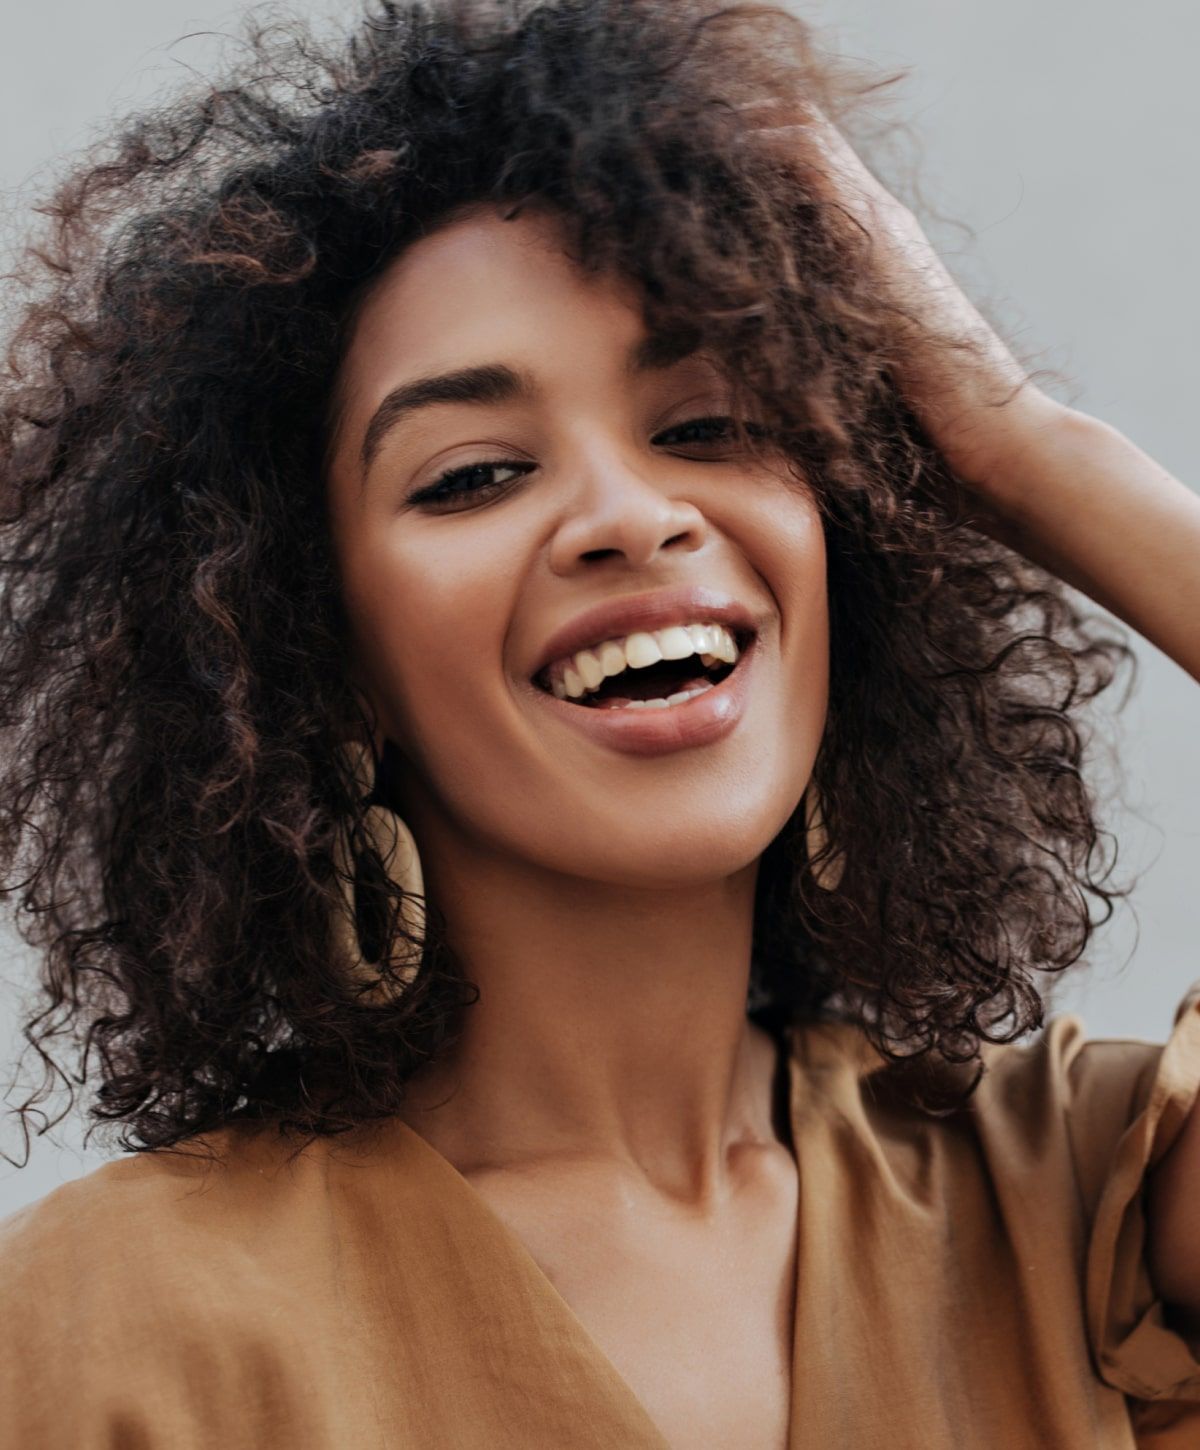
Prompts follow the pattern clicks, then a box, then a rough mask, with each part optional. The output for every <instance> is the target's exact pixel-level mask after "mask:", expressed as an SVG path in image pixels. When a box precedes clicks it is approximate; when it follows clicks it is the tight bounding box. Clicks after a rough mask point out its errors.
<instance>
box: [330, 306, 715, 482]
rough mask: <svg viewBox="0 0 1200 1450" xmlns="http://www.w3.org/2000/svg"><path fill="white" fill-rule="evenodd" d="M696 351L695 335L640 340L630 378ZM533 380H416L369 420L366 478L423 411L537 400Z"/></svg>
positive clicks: (466, 376) (483, 374) (493, 369)
mask: <svg viewBox="0 0 1200 1450" xmlns="http://www.w3.org/2000/svg"><path fill="white" fill-rule="evenodd" d="M696 351H698V341H697V340H696V338H695V337H693V336H687V337H683V336H679V335H674V334H672V335H655V336H651V337H644V338H641V339H640V340H639V341H637V342H635V343H634V344H633V346H632V347H631V348H630V349H629V353H628V356H627V358H626V362H625V370H626V373H627V374H629V375H630V376H638V375H640V374H642V373H648V372H665V371H666V370H667V369H669V368H672V367H674V366H675V365H676V364H677V363H680V362H683V361H684V359H685V358H688V357H690V356H691V355H692V354H693V353H695V352H696ZM537 393H538V387H537V384H536V383H535V381H534V379H533V377H532V376H531V375H530V374H529V373H527V372H523V371H520V370H518V369H517V368H513V367H510V366H509V365H508V364H507V363H480V364H478V365H477V366H475V367H468V368H456V369H454V371H452V372H447V373H434V374H431V375H430V376H429V377H424V378H414V379H413V381H412V382H409V383H401V384H400V385H399V386H398V387H395V388H393V389H392V390H391V392H390V393H388V394H387V396H386V397H385V398H384V399H383V401H382V402H381V403H380V404H379V406H378V407H377V408H376V409H375V411H374V413H373V414H372V415H371V421H370V422H369V423H368V424H367V429H366V432H365V433H364V434H363V441H362V447H361V449H360V450H359V457H360V462H361V464H362V471H363V474H364V476H365V475H366V473H367V472H368V471H369V470H370V468H371V465H372V464H373V463H374V462H375V459H376V458H377V457H378V456H379V450H380V448H381V447H382V446H383V440H384V439H385V438H386V436H387V435H388V434H389V433H390V432H391V431H392V429H393V428H395V427H396V425H397V424H398V423H400V422H401V421H402V420H403V419H405V418H411V417H412V415H413V414H414V413H417V412H420V411H421V409H423V408H432V407H435V406H436V405H437V404H439V403H473V404H476V405H481V406H485V407H486V406H495V405H496V404H498V403H511V402H514V401H517V400H519V399H529V398H534V397H536V396H537Z"/></svg>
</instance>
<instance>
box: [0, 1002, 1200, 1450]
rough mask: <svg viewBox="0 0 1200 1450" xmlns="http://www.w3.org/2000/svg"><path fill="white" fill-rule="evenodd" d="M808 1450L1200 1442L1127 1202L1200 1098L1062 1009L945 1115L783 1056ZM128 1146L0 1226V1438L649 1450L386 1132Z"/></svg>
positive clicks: (95, 1445)
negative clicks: (796, 1190)
mask: <svg viewBox="0 0 1200 1450" xmlns="http://www.w3.org/2000/svg"><path fill="white" fill-rule="evenodd" d="M791 1048H792V1050H791V1054H790V1058H789V1062H790V1072H791V1112H792V1125H793V1131H794V1136H795V1144H796V1152H797V1159H798V1162H799V1167H800V1208H799V1216H798V1222H797V1250H798V1251H797V1272H798V1292H797V1319H796V1329H795V1347H794V1352H793V1363H794V1390H793V1400H792V1415H791V1433H790V1442H789V1443H790V1446H791V1447H792V1450H885V1447H886V1450H1035V1447H1036V1450H1048V1447H1053V1450H1076V1447H1078V1450H1084V1447H1088V1450H1095V1447H1101V1450H1118V1447H1129V1446H1142V1447H1153V1450H1184V1447H1189V1450H1197V1447H1200V1340H1197V1339H1196V1338H1191V1339H1189V1338H1188V1337H1187V1334H1186V1333H1185V1332H1184V1330H1183V1329H1182V1328H1180V1327H1178V1326H1174V1327H1173V1325H1172V1320H1171V1316H1170V1314H1169V1313H1166V1312H1165V1311H1164V1309H1163V1306H1162V1305H1161V1304H1160V1303H1158V1302H1156V1300H1155V1295H1154V1292H1153V1288H1152V1285H1151V1283H1150V1280H1149V1277H1148V1275H1147V1272H1146V1269H1145V1265H1144V1261H1143V1248H1144V1220H1143V1214H1142V1207H1141V1203H1140V1191H1141V1188H1142V1185H1143V1180H1144V1177H1145V1174H1146V1171H1147V1168H1148V1167H1149V1166H1151V1165H1152V1164H1154V1163H1155V1162H1156V1161H1157V1160H1158V1159H1159V1158H1160V1157H1161V1156H1162V1155H1163V1154H1164V1153H1165V1152H1166V1150H1167V1148H1168V1147H1169V1146H1170V1144H1171V1143H1172V1142H1173V1141H1174V1139H1175V1137H1176V1135H1177V1134H1178V1132H1179V1130H1180V1128H1181V1127H1182V1125H1183V1123H1184V1120H1185V1117H1186V1115H1187V1112H1188V1110H1189V1108H1190V1106H1191V1104H1192V1102H1193V1101H1194V1100H1195V1098H1196V1096H1197V1093H1198V1091H1200V983H1198V984H1197V986H1196V987H1195V988H1193V990H1192V992H1191V993H1190V994H1189V996H1188V997H1187V998H1186V999H1185V1001H1184V1003H1183V1004H1182V1005H1181V1007H1180V1009H1179V1012H1178V1013H1177V1015H1176V1019H1175V1027H1174V1031H1173V1032H1172V1034H1171V1036H1170V1041H1169V1042H1168V1043H1167V1044H1166V1046H1165V1047H1164V1046H1162V1045H1159V1044H1152V1043H1144V1042H1138V1041H1103V1040H1102V1041H1095V1042H1085V1041H1084V1038H1083V1032H1082V1029H1081V1026H1080V1023H1079V1021H1078V1020H1077V1019H1076V1018H1074V1017H1058V1018H1056V1019H1054V1021H1053V1022H1052V1023H1051V1024H1050V1026H1049V1027H1048V1028H1047V1029H1046V1030H1045V1032H1044V1033H1043V1034H1042V1035H1041V1036H1040V1037H1039V1038H1037V1039H1036V1040H1035V1041H1034V1042H1033V1043H1032V1044H1030V1045H1026V1046H1019V1047H1018V1046H1012V1045H1008V1046H993V1047H985V1049H984V1051H985V1060H986V1061H987V1063H988V1071H987V1075H986V1077H985V1079H984V1081H983V1083H982V1084H981V1085H980V1087H979V1089H978V1091H977V1093H976V1095H975V1097H974V1098H973V1099H972V1100H971V1102H970V1105H969V1107H968V1108H967V1109H965V1110H963V1111H960V1112H958V1113H955V1114H952V1115H950V1116H944V1117H935V1116H929V1115H927V1114H925V1113H923V1112H921V1111H919V1110H918V1109H916V1108H915V1107H914V1106H912V1104H911V1103H910V1102H909V1101H908V1098H907V1095H906V1092H905V1091H902V1090H901V1089H900V1088H899V1086H898V1084H897V1078H896V1074H895V1073H894V1071H893V1070H892V1069H889V1068H888V1067H887V1065H886V1064H884V1063H881V1061H880V1059H879V1058H878V1057H877V1056H876V1054H875V1053H874V1052H873V1051H872V1050H871V1048H870V1046H869V1044H867V1043H866V1041H865V1039H864V1038H863V1036H862V1034H861V1033H860V1032H859V1031H858V1030H857V1029H855V1028H853V1027H850V1026H837V1027H828V1026H826V1027H817V1026H811V1025H809V1026H803V1027H799V1028H796V1029H793V1031H792V1034H791ZM207 1141H208V1142H209V1143H210V1144H211V1146H212V1147H213V1148H214V1149H215V1150H216V1152H217V1154H218V1162H217V1163H216V1164H212V1163H209V1162H206V1161H205V1160H202V1159H197V1158H190V1157H181V1156H179V1155H177V1154H173V1153H165V1152H159V1153H153V1154H142V1155H136V1156H132V1157H127V1158H124V1159H121V1160H119V1161H117V1162H115V1163H111V1164H108V1165H106V1166H105V1167H103V1168H101V1169H99V1170H98V1171H97V1172H95V1173H92V1174H90V1175H89V1176H88V1177H86V1178H83V1179H80V1180H78V1181H76V1182H74V1183H69V1184H66V1185H65V1186H64V1187H62V1188H60V1189H58V1190H56V1191H55V1192H54V1193H52V1194H50V1195H49V1196H48V1197H47V1198H45V1199H43V1200H42V1201H41V1202H40V1203H38V1204H35V1205H34V1206H33V1207H32V1208H28V1209H25V1210H23V1211H22V1212H20V1213H18V1214H16V1215H15V1216H13V1217H12V1218H10V1219H9V1220H7V1222H6V1223H5V1224H4V1225H3V1226H0V1450H43V1447H45V1450H101V1447H104V1450H201V1447H203V1450H264V1447H286V1450H404V1447H420V1450H541V1447H546V1450H664V1447H665V1445H666V1441H665V1440H664V1438H663V1437H662V1435H661V1434H660V1433H659V1432H658V1431H657V1430H656V1428H655V1427H654V1425H653V1424H652V1423H651V1421H650V1419H649V1417H648V1416H647V1414H646V1412H645V1410H644V1409H643V1408H642V1406H641V1405H640V1404H639V1402H638V1401H637V1399H636V1398H635V1397H634V1395H633V1394H632V1392H631V1391H630V1389H629V1387H628V1385H627V1384H626V1383H625V1382H624V1381H623V1380H622V1379H621V1377H620V1376H619V1375H618V1374H617V1372H616V1370H615V1369H614V1368H613V1366H612V1365H611V1363H610V1362H609V1361H608V1360H607V1359H606V1358H605V1356H604V1355H603V1354H601V1353H600V1351H599V1349H598V1348H597V1346H596V1345H595V1343H594V1342H593V1341H592V1340H591V1338H590V1337H589V1335H588V1334H587V1332H586V1331H585V1330H584V1328H583V1326H582V1325H581V1323H580V1322H579V1320H578V1319H577V1318H576V1317H575V1315H574V1314H573V1313H572V1311H571V1309H570V1308H569V1307H568V1306H567V1304H566V1303H565V1301H564V1300H563V1299H562V1298H561V1297H560V1295H559V1294H558V1292H557V1291H556V1290H555V1289H554V1287H553V1285H552V1284H551V1282H550V1280H549V1279H548V1278H547V1277H546V1275H545V1274H544V1273H543V1272H542V1270H541V1269H540V1268H539V1267H538V1266H537V1264H536V1263H535V1262H534V1260H533V1259H532V1258H531V1256H530V1255H529V1253H528V1252H527V1251H526V1250H525V1249H524V1248H523V1246H522V1245H521V1243H520V1241H519V1240H518V1239H517V1238H516V1237H515V1236H514V1235H513V1234H512V1232H511V1231H510V1230H509V1229H507V1228H506V1227H505V1226H504V1224H503V1223H502V1222H501V1221H500V1219H499V1218H498V1217H497V1216H496V1214H495V1213H494V1212H493V1211H492V1210H491V1209H489V1207H488V1206H487V1204H486V1203H485V1202H484V1200H483V1199H482V1198H481V1197H480V1195H479V1194H478V1193H477V1192H476V1191H475V1190H474V1189H473V1188H472V1187H471V1186H470V1184H469V1183H468V1182H467V1181H466V1179H464V1178H463V1177H462V1176H461V1175H460V1174H459V1173H458V1172H457V1171H456V1170H455V1169H454V1168H453V1167H452V1166H451V1165H450V1163H449V1162H447V1161H446V1159H445V1158H443V1157H442V1156H441V1155H440V1154H439V1153H437V1152H436V1151H435V1150H434V1149H433V1148H432V1147H430V1146H429V1145H428V1144H427V1143H426V1142H425V1141H424V1140H423V1139H422V1138H421V1137H419V1136H418V1135H417V1134H416V1133H414V1132H413V1131H412V1130H411V1129H410V1128H408V1127H406V1126H405V1125H404V1124H402V1123H400V1122H399V1121H393V1122H389V1123H388V1124H386V1125H384V1126H382V1127H378V1128H375V1129H372V1130H370V1131H366V1132H363V1133H361V1134H356V1135H355V1136H354V1137H353V1139H348V1138H341V1139H337V1140H333V1141H319V1142H316V1143H313V1144H311V1145H310V1146H308V1147H306V1148H305V1149H304V1150H303V1152H301V1153H300V1155H299V1156H298V1157H294V1158H293V1159H292V1160H291V1161H289V1160H288V1152H287V1145H286V1144H284V1143H282V1142H281V1140H280V1139H279V1138H278V1137H277V1136H275V1135H272V1134H269V1133H267V1132H263V1131H260V1132H257V1133H256V1132H252V1131H249V1130H247V1129H244V1128H238V1129H233V1128H230V1129H226V1130H224V1131H223V1132H221V1133H217V1134H215V1135H213V1136H212V1137H211V1138H210V1139H209V1140H207Z"/></svg>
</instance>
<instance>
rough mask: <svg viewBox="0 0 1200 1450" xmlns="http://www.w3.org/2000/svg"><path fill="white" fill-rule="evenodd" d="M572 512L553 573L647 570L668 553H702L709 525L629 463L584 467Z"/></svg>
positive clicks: (556, 548)
mask: <svg viewBox="0 0 1200 1450" xmlns="http://www.w3.org/2000/svg"><path fill="white" fill-rule="evenodd" d="M577 482H578V487H577V488H576V489H575V490H574V491H573V493H572V496H571V499H570V506H569V509H568V511H567V512H566V513H565V515H564V517H563V519H562V520H561V522H560V524H559V526H558V528H557V529H556V531H555V534H554V537H553V539H552V541H551V545H550V567H551V568H552V569H553V570H554V572H555V573H556V574H562V575H571V574H577V573H579V572H580V571H581V570H585V569H587V568H589V567H594V566H595V565H596V564H598V563H600V562H602V561H605V560H607V561H612V562H622V563H624V564H625V566H626V567H628V568H631V569H642V568H645V567H646V566H647V565H648V564H650V563H652V562H653V561H654V559H655V558H656V556H657V555H658V554H660V553H661V552H663V551H664V550H671V551H673V552H674V551H678V552H679V553H693V552H694V551H695V550H697V549H699V548H701V547H702V545H703V544H704V541H705V537H706V535H707V530H708V525H707V523H706V522H705V518H704V515H703V514H702V513H701V512H700V510H699V509H698V508H697V507H696V506H695V504H691V503H688V502H686V501H685V500H684V499H680V498H674V497H672V496H671V494H670V493H669V492H667V491H666V490H665V487H664V482H665V481H664V482H656V481H653V480H651V479H648V478H645V477H643V476H642V475H641V474H640V473H639V472H638V470H637V469H636V468H635V467H633V466H632V465H631V464H630V462H629V461H628V460H622V459H618V458H614V457H613V456H612V455H611V454H609V455H607V456H606V457H605V458H603V459H599V458H598V459H594V460H592V461H591V462H590V463H584V464H583V465H582V468H581V472H580V474H579V475H578V476H577Z"/></svg>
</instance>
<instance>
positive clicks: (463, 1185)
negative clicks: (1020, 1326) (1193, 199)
mask: <svg viewBox="0 0 1200 1450" xmlns="http://www.w3.org/2000/svg"><path fill="white" fill-rule="evenodd" d="M796 1031H797V1029H796V1028H794V1027H792V1028H787V1029H785V1031H784V1033H783V1040H782V1042H781V1044H780V1050H781V1051H782V1052H783V1053H784V1056H785V1058H786V1074H787V1075H786V1091H787V1111H788V1127H789V1129H790V1131H791V1139H792V1151H793V1152H795V1151H796V1129H797V1112H796V1094H797V1086H798V1084H797V1077H798V1073H799V1067H798V1064H797V1061H796V1050H797V1044H796V1040H795V1036H794V1034H795V1032H796ZM393 1121H394V1123H395V1125H396V1127H397V1128H398V1129H399V1131H400V1132H401V1134H402V1136H403V1137H404V1138H405V1139H406V1140H407V1141H408V1143H409V1145H410V1147H411V1148H412V1149H413V1150H414V1152H417V1153H419V1154H421V1155H423V1156H425V1157H426V1158H427V1159H428V1160H429V1161H430V1162H431V1163H435V1164H436V1165H437V1166H438V1168H439V1170H440V1171H441V1173H442V1176H443V1177H446V1178H447V1179H448V1181H450V1182H452V1183H454V1185H455V1189H456V1191H457V1193H458V1197H459V1199H460V1201H461V1202H462V1204H463V1205H464V1207H466V1208H468V1209H469V1210H470V1211H471V1212H472V1213H473V1214H474V1216H475V1217H476V1218H477V1219H479V1220H480V1221H482V1222H483V1223H485V1224H486V1225H487V1226H488V1228H489V1229H490V1230H491V1232H492V1235H493V1236H494V1237H496V1238H498V1239H499V1240H500V1241H501V1242H503V1243H504V1244H505V1246H506V1247H507V1249H508V1251H509V1257H510V1259H511V1261H512V1264H513V1266H514V1268H516V1269H517V1270H519V1272H520V1274H521V1277H522V1278H523V1280H524V1281H525V1285H526V1287H527V1289H528V1290H529V1292H530V1294H531V1296H534V1297H536V1298H537V1299H539V1300H540V1301H541V1304H542V1306H543V1307H544V1308H545V1309H546V1310H547V1311H548V1312H549V1313H550V1314H551V1315H552V1316H553V1317H554V1318H555V1319H557V1320H558V1321H559V1323H560V1325H561V1326H562V1327H563V1329H564V1330H565V1331H566V1332H567V1337H568V1338H569V1339H570V1340H572V1341H573V1342H574V1346H575V1348H576V1350H577V1352H578V1353H579V1354H580V1357H581V1359H582V1360H583V1361H584V1362H585V1363H586V1364H587V1366H588V1368H589V1369H590V1370H591V1371H592V1373H593V1376H594V1377H595V1378H596V1379H597V1380H598V1381H599V1382H601V1383H603V1382H604V1381H608V1382H609V1384H610V1386H612V1387H613V1391H614V1393H615V1394H617V1395H618V1396H619V1398H621V1399H623V1400H624V1401H625V1403H624V1405H622V1406H620V1409H621V1411H622V1415H623V1417H624V1418H630V1417H632V1418H633V1419H634V1420H637V1421H641V1422H643V1423H644V1426H645V1445H644V1446H641V1445H639V1446H634V1445H632V1444H631V1445H629V1447H628V1450H671V1444H670V1441H668V1440H667V1438H666V1436H665V1435H664V1434H663V1432H662V1431H661V1430H660V1429H659V1428H658V1425H657V1424H656V1423H655V1421H654V1420H653V1419H652V1418H651V1415H650V1412H649V1410H647V1408H646V1406H645V1405H644V1404H643V1403H642V1401H641V1399H640V1398H639V1397H638V1395H637V1394H635V1392H634V1390H633V1387H632V1386H631V1385H630V1383H629V1381H628V1380H627V1379H626V1378H625V1376H624V1375H623V1374H621V1372H620V1371H619V1370H618V1369H617V1367H616V1365H614V1364H613V1362H612V1360H611V1359H610V1358H609V1356H608V1355H607V1354H605V1353H604V1351H603V1350H602V1349H601V1348H600V1346H599V1344H598V1343H597V1342H596V1340H595V1338H594V1337H593V1335H592V1334H591V1332H590V1331H589V1330H588V1328H587V1327H586V1325H585V1324H584V1323H583V1321H582V1320H581V1319H580V1317H579V1315H578V1314H576V1312H575V1310H574V1309H572V1307H571V1305H570V1304H569V1303H568V1302H567V1300H566V1299H565V1298H563V1296H562V1294H561V1293H560V1292H559V1291H558V1289H556V1288H555V1286H554V1281H553V1280H552V1279H551V1278H550V1276H549V1275H548V1274H547V1273H546V1271H545V1269H543V1268H542V1266H541V1265H540V1264H539V1263H538V1261H537V1260H536V1259H535V1258H534V1256H533V1254H532V1253H531V1252H530V1250H529V1248H528V1247H527V1246H526V1244H525V1243H524V1241H523V1240H522V1239H521V1237H520V1235H519V1234H517V1233H516V1232H515V1230H513V1229H511V1228H510V1227H509V1226H508V1224H507V1223H505V1221H504V1219H503V1218H501V1216H500V1215H499V1214H498V1213H497V1212H496V1210H495V1209H494V1208H493V1207H492V1206H491V1204H490V1203H488V1201H487V1199H486V1198H485V1197H484V1196H483V1194H481V1193H480V1192H479V1190H478V1189H477V1188H476V1187H475V1185H474V1184H473V1183H472V1182H471V1181H470V1179H469V1178H467V1177H466V1175H465V1174H464V1173H462V1172H461V1171H460V1170H459V1169H458V1168H456V1167H455V1166H454V1164H453V1163H451V1162H450V1160H449V1159H448V1158H447V1157H446V1156H445V1155H444V1154H443V1153H441V1152H439V1151H438V1149H437V1148H435V1147H434V1146H433V1144H432V1143H430V1142H429V1141H428V1139H426V1138H423V1137H422V1136H421V1134H420V1133H418V1132H417V1130H416V1129H415V1128H412V1127H410V1126H409V1125H408V1123H406V1122H405V1121H404V1120H403V1119H402V1118H396V1119H394V1120H393ZM799 1230H800V1225H799V1197H797V1222H796V1225H795V1234H796V1242H797V1245H798V1243H799ZM799 1257H800V1256H799V1253H798V1252H797V1253H796V1255H795V1266H794V1268H793V1273H794V1274H798V1271H799ZM799 1289H800V1286H799V1284H798V1283H795V1284H794V1285H793V1290H794V1293H795V1294H798V1293H799ZM796 1318H797V1316H796V1311H795V1300H794V1299H793V1311H792V1336H791V1347H790V1354H789V1363H790V1367H791V1386H790V1392H789V1406H788V1433H787V1443H788V1445H789V1446H791V1445H793V1444H795V1443H796V1370H797V1364H796V1360H797V1350H798V1346H797V1344H796Z"/></svg>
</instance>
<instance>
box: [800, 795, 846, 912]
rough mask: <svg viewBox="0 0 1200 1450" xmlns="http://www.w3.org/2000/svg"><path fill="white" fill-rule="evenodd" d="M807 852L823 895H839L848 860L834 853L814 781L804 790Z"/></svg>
mask: <svg viewBox="0 0 1200 1450" xmlns="http://www.w3.org/2000/svg"><path fill="white" fill-rule="evenodd" d="M804 851H805V854H806V855H807V857H808V864H809V870H810V871H811V872H812V878H813V880H814V881H815V882H816V884H817V885H818V886H819V887H820V888H821V890H822V891H836V890H837V888H838V886H839V885H840V884H841V880H842V876H843V874H844V872H845V869H846V857H845V854H844V853H843V852H841V851H837V850H831V849H830V844H829V829H828V827H827V826H826V824H825V812H824V809H823V808H822V805H821V795H820V792H819V791H818V790H817V788H816V786H815V785H814V784H813V783H812V781H809V783H808V785H807V786H806V787H805V789H804Z"/></svg>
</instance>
